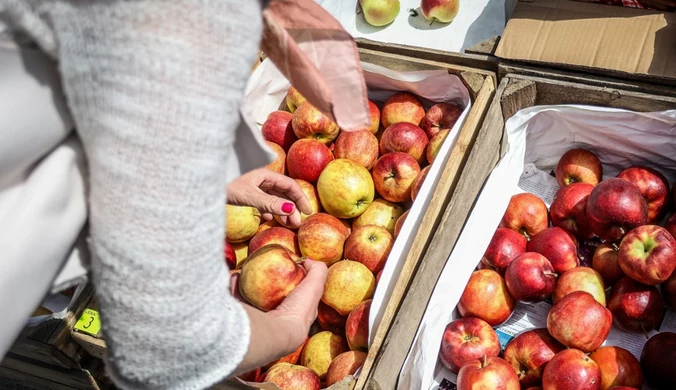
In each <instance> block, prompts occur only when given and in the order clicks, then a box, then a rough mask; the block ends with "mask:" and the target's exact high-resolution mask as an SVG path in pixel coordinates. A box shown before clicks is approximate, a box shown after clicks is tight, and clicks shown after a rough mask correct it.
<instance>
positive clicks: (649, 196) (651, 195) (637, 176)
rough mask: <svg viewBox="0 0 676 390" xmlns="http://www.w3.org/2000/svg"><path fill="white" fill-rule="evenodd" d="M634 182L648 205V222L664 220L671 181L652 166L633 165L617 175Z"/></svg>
mask: <svg viewBox="0 0 676 390" xmlns="http://www.w3.org/2000/svg"><path fill="white" fill-rule="evenodd" d="M617 177H618V178H619V179H624V180H626V181H628V182H630V183H632V184H634V185H635V186H636V187H637V188H638V190H639V191H640V192H641V195H642V196H643V199H645V201H646V203H647V205H648V223H650V224H654V223H657V222H659V221H661V220H662V218H664V215H665V214H666V213H667V209H668V207H669V203H670V202H669V182H668V181H667V178H666V177H664V175H663V174H661V173H660V172H658V171H657V170H655V169H652V168H650V167H631V168H627V169H625V170H624V171H622V172H620V174H619V175H617Z"/></svg>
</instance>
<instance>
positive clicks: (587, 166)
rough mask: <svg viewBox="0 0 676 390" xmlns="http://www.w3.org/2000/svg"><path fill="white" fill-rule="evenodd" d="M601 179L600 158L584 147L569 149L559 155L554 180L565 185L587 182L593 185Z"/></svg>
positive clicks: (601, 167) (560, 184)
mask: <svg viewBox="0 0 676 390" xmlns="http://www.w3.org/2000/svg"><path fill="white" fill-rule="evenodd" d="M601 180H603V166H602V165H601V160H599V158H598V157H597V156H596V155H595V154H594V153H592V152H590V151H588V150H584V149H571V150H569V151H567V152H566V153H564V154H563V156H561V159H560V160H559V163H558V164H557V165H556V181H558V182H559V186H561V187H565V186H567V185H569V184H572V183H589V184H591V185H593V186H595V185H597V184H599V183H600V182H601Z"/></svg>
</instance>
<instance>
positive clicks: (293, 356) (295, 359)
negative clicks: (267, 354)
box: [262, 338, 309, 371]
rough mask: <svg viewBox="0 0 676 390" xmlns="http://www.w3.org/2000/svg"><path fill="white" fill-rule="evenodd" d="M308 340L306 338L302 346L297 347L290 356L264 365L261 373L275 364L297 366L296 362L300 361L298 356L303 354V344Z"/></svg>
mask: <svg viewBox="0 0 676 390" xmlns="http://www.w3.org/2000/svg"><path fill="white" fill-rule="evenodd" d="M308 340H309V338H306V339H305V341H303V344H301V345H299V346H298V348H296V350H295V351H293V352H291V353H290V354H288V355H286V356H283V357H281V358H279V359H277V360H274V361H272V362H270V363H268V364H266V365H264V366H263V367H262V368H263V371H266V370H269V369H270V367H272V366H274V365H275V364H277V363H289V364H297V363H298V360H299V359H300V354H301V353H302V352H303V348H305V344H306V343H307V341H308Z"/></svg>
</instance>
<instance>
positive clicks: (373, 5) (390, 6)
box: [359, 0, 400, 27]
mask: <svg viewBox="0 0 676 390" xmlns="http://www.w3.org/2000/svg"><path fill="white" fill-rule="evenodd" d="M359 5H360V6H361V9H362V12H363V14H364V19H366V22H367V23H368V24H370V25H372V26H375V27H382V26H385V25H388V24H390V23H392V22H393V21H394V19H396V17H397V15H399V8H400V3H399V0H359Z"/></svg>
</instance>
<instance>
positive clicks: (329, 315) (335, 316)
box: [317, 301, 347, 334]
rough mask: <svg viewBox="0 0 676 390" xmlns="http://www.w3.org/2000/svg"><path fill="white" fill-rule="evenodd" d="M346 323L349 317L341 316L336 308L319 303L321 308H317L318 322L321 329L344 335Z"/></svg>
mask: <svg viewBox="0 0 676 390" xmlns="http://www.w3.org/2000/svg"><path fill="white" fill-rule="evenodd" d="M346 321H347V316H341V315H340V313H338V312H337V311H336V310H335V309H334V308H332V307H331V306H329V305H327V304H326V303H324V302H322V301H319V307H318V308H317V322H319V327H320V328H321V329H322V330H327V331H329V332H333V333H336V334H342V333H343V332H344V331H345V322H346Z"/></svg>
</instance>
